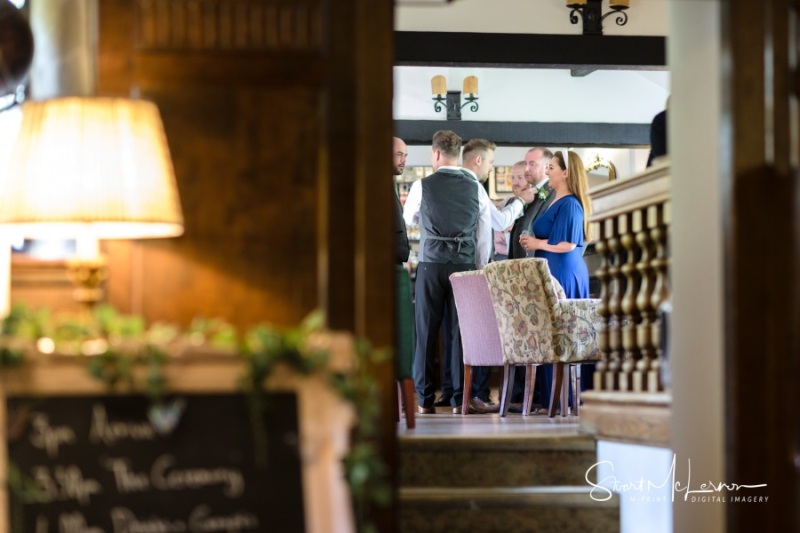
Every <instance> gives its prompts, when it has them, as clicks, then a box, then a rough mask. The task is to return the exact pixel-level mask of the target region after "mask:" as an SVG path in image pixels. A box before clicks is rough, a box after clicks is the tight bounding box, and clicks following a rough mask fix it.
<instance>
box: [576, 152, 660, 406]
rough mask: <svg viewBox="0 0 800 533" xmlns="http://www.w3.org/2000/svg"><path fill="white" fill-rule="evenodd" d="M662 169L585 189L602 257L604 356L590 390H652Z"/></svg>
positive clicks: (656, 377)
mask: <svg viewBox="0 0 800 533" xmlns="http://www.w3.org/2000/svg"><path fill="white" fill-rule="evenodd" d="M669 185H670V179H669V168H668V167H666V166H662V167H658V168H657V169H655V170H651V171H649V172H646V173H644V174H640V175H638V176H635V177H633V178H630V179H627V180H620V181H615V182H613V183H609V184H608V185H605V186H603V187H601V188H598V189H595V190H593V191H592V194H591V197H592V208H593V214H592V218H591V221H592V224H593V230H594V231H593V234H594V235H595V238H596V240H597V242H596V244H595V249H596V250H597V253H598V254H599V255H600V258H601V264H600V268H599V270H598V271H597V272H596V273H595V275H596V276H597V277H598V279H599V280H600V283H601V292H600V298H601V300H602V304H601V306H600V314H601V316H602V317H603V322H604V324H605V326H606V327H605V329H604V330H603V331H601V333H600V339H599V341H600V349H601V350H602V351H603V360H602V361H601V362H600V363H598V364H597V372H596V373H595V376H594V388H595V390H609V391H613V390H619V391H635V392H646V391H647V392H657V391H661V390H663V386H662V383H661V379H660V372H659V366H660V363H659V355H660V350H661V346H660V337H661V322H660V319H659V318H658V311H659V308H660V306H661V304H662V303H663V302H664V301H666V300H667V299H669V275H668V274H669V252H668V249H669V248H668V245H669V243H668V235H669V224H670V190H669Z"/></svg>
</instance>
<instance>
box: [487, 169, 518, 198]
mask: <svg viewBox="0 0 800 533" xmlns="http://www.w3.org/2000/svg"><path fill="white" fill-rule="evenodd" d="M511 168H512V167H494V169H493V170H492V174H494V192H495V193H496V194H505V193H510V192H513V190H512V189H511ZM489 179H492V175H491V174H490V175H489Z"/></svg>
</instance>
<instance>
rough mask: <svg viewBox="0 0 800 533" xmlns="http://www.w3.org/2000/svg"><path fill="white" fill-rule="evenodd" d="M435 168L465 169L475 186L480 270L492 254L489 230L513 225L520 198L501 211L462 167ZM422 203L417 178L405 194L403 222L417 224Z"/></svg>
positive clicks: (518, 214)
mask: <svg viewBox="0 0 800 533" xmlns="http://www.w3.org/2000/svg"><path fill="white" fill-rule="evenodd" d="M437 170H464V171H466V172H467V173H468V175H470V176H472V177H473V179H474V181H475V186H476V187H477V188H478V209H479V211H478V224H477V227H476V228H475V241H476V242H475V267H476V268H478V269H481V268H483V267H485V266H486V265H487V264H488V263H489V259H490V257H491V255H492V239H493V234H492V229H497V230H498V231H502V230H504V229H506V228H507V227H508V226H510V225H511V224H513V222H514V220H516V219H517V218H518V217H519V216H520V215H521V214H522V211H523V209H524V204H523V202H522V201H521V200H519V199H517V201H512V202H511V203H510V204H509V205H508V206H506V207H504V208H503V209H502V210H498V209H497V207H495V205H494V203H493V202H492V201H491V200H490V199H489V195H488V194H486V190H485V189H484V188H483V185H481V184H480V183H478V179H477V177H476V176H475V173H473V172H471V171H470V170H467V169H465V168H461V167H451V166H443V167H439V169H437ZM422 179H425V178H422ZM421 205H422V180H417V181H415V182H414V183H412V184H411V190H410V191H408V196H406V203H405V206H404V207H403V218H404V219H405V221H406V224H408V225H410V226H414V225H417V224H419V209H420V206H421Z"/></svg>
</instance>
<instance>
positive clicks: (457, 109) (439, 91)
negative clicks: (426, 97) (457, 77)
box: [431, 75, 478, 120]
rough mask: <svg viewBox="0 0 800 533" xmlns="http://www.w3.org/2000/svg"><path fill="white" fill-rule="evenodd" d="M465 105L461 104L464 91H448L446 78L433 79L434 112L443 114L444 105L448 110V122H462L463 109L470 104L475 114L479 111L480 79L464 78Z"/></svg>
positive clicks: (470, 108) (436, 77)
mask: <svg viewBox="0 0 800 533" xmlns="http://www.w3.org/2000/svg"><path fill="white" fill-rule="evenodd" d="M463 88H464V91H463V92H464V95H465V96H464V103H463V104H462V103H461V92H462V91H448V90H447V80H446V79H445V77H444V76H441V75H439V76H434V77H433V78H431V92H432V93H433V110H434V111H436V112H437V113H441V111H442V109H443V108H442V104H444V105H445V107H446V108H447V120H461V109H462V108H463V107H464V106H466V105H468V104H469V110H470V111H472V112H473V113H474V112H476V111H477V110H478V78H477V77H476V76H467V77H466V78H464V87H463Z"/></svg>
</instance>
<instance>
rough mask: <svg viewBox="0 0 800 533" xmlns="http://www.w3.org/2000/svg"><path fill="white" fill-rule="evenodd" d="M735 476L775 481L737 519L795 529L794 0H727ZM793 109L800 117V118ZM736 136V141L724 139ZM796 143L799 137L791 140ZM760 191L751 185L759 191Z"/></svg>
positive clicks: (797, 204) (732, 522) (732, 521)
mask: <svg viewBox="0 0 800 533" xmlns="http://www.w3.org/2000/svg"><path fill="white" fill-rule="evenodd" d="M721 6H722V13H723V19H722V20H723V24H722V28H723V32H724V34H723V37H724V39H723V52H724V55H725V58H724V60H723V64H725V65H728V66H730V68H729V69H727V70H726V71H725V89H726V92H727V94H728V95H729V98H728V99H727V101H726V108H725V110H724V112H725V120H726V122H727V123H729V124H730V125H731V130H730V133H731V136H730V137H729V138H728V139H726V141H729V142H730V144H729V146H730V151H729V152H727V153H725V154H724V155H725V156H726V164H727V169H726V175H729V176H730V179H729V180H726V181H725V183H724V185H725V188H724V191H723V199H724V200H725V203H724V210H725V212H726V217H725V220H726V221H727V225H726V228H725V230H726V235H725V244H726V247H725V263H724V264H725V269H726V271H725V285H726V289H727V290H726V294H727V295H728V301H727V302H726V306H725V310H726V316H725V347H726V354H725V355H726V370H727V375H726V380H725V381H726V385H727V388H726V417H725V422H726V440H727V450H728V455H727V462H726V468H727V479H728V480H730V481H735V482H736V483H749V484H761V483H765V484H767V486H766V487H765V488H762V489H758V490H754V491H750V494H753V495H765V496H769V500H768V502H767V503H763V504H753V505H736V504H730V505H728V506H727V507H726V512H727V523H728V530H729V531H737V532H738V531H741V532H746V531H756V530H762V531H798V527H800V518H799V517H798V506H797V501H798V488H799V487H798V485H797V463H796V461H797V459H796V458H797V457H798V448H797V444H798V443H797V442H795V440H794V438H795V435H796V429H795V431H794V432H793V431H790V430H789V428H793V429H794V428H797V427H798V426H799V425H800V416H799V415H800V405H798V402H797V399H798V396H797V395H796V394H792V393H791V392H790V391H792V390H796V389H797V387H796V385H795V384H794V381H796V378H797V372H798V363H797V353H798V352H797V350H798V347H800V338H799V337H798V328H797V319H798V317H799V316H800V314H799V313H798V304H799V303H800V298H798V279H797V272H798V267H800V265H798V258H799V257H800V234H798V231H799V230H798V227H799V226H798V224H797V223H796V221H797V219H798V216H800V198H799V196H798V181H797V167H796V165H797V161H792V160H791V158H790V153H791V151H792V150H791V143H793V142H794V143H797V139H792V133H791V132H792V131H797V127H798V122H797V120H798V117H797V116H793V115H791V114H790V113H789V112H788V110H789V106H790V101H791V100H792V99H794V98H795V97H794V96H792V91H791V88H790V85H789V80H790V77H789V72H790V70H791V69H792V68H793V66H792V65H791V64H790V59H789V49H790V46H791V47H794V46H796V44H795V38H791V39H790V38H789V37H788V35H789V25H788V24H789V20H790V18H791V16H792V12H791V10H790V9H789V5H788V2H787V1H786V0H765V1H764V2H757V3H756V2H750V1H748V0H730V1H728V2H722V3H721ZM792 121H794V124H792ZM724 145H728V143H727V142H726V143H724ZM794 149H795V150H796V149H797V147H795V148H794ZM754 190H759V191H761V193H759V194H757V195H753V194H752V191H754Z"/></svg>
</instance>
